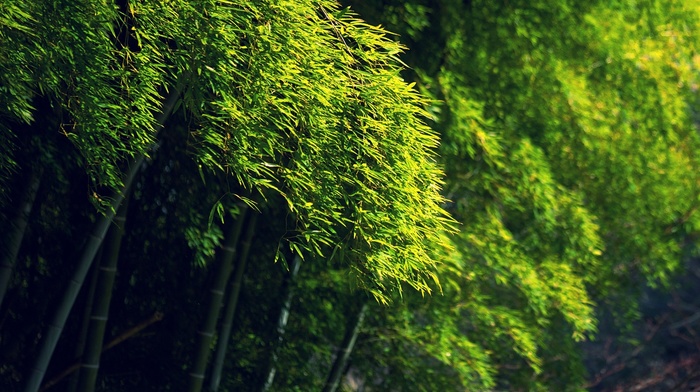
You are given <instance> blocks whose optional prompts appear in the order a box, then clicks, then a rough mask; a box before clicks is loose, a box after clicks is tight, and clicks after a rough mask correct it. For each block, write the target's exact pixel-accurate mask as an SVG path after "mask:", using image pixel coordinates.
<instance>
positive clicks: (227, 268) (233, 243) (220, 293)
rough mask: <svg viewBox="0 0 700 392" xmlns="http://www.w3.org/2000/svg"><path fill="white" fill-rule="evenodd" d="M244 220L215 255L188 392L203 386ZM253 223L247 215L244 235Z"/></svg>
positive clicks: (227, 237)
mask: <svg viewBox="0 0 700 392" xmlns="http://www.w3.org/2000/svg"><path fill="white" fill-rule="evenodd" d="M244 211H245V210H244ZM244 220H245V216H244V215H243V214H241V216H239V217H238V220H237V221H236V224H235V225H233V226H232V227H231V228H230V229H229V231H228V233H227V234H226V239H225V241H224V245H223V246H222V247H221V250H220V251H219V252H218V255H217V259H218V262H217V270H216V275H215V279H214V282H213V284H212V286H211V288H210V289H209V307H208V310H207V315H206V318H205V320H204V324H203V325H202V328H201V329H200V330H199V331H198V332H197V333H198V335H199V339H198V342H197V346H196V352H195V360H194V365H193V366H192V371H191V372H190V387H189V391H190V392H199V391H201V390H202V386H203V385H204V373H205V371H206V368H207V361H208V360H209V353H210V351H211V349H210V346H211V341H212V339H213V337H214V329H215V328H216V322H217V320H218V319H219V311H220V310H221V302H222V300H223V297H224V290H225V289H226V284H227V283H228V279H229V276H230V275H231V270H232V268H233V258H234V257H235V255H236V247H237V245H238V239H239V238H240V235H241V231H242V228H243V221H244ZM256 220H257V214H255V215H253V216H251V218H250V222H248V227H247V233H248V235H250V233H251V232H253V231H254V230H255V222H256Z"/></svg>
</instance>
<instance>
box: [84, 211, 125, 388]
mask: <svg viewBox="0 0 700 392" xmlns="http://www.w3.org/2000/svg"><path fill="white" fill-rule="evenodd" d="M128 208H129V200H128V198H127V199H126V200H125V201H124V202H123V203H122V205H121V207H119V212H118V213H117V216H116V217H115V218H114V224H113V225H112V229H111V230H110V233H109V239H108V241H107V243H106V244H105V247H104V252H105V257H103V258H102V263H100V267H99V278H98V283H97V290H98V291H97V292H96V294H97V296H96V297H95V301H94V304H93V307H92V315H91V316H90V328H89V331H88V339H87V342H86V346H85V353H84V354H83V360H82V363H81V370H80V376H79V379H78V391H80V392H91V391H94V390H95V383H96V381H97V373H98V369H99V366H100V355H101V354H102V341H103V340H104V334H105V329H106V327H107V319H108V318H109V305H110V302H111V299H112V287H114V279H115V276H116V273H117V263H118V261H119V249H120V248H121V242H122V237H123V236H124V225H125V223H126V212H127V210H128Z"/></svg>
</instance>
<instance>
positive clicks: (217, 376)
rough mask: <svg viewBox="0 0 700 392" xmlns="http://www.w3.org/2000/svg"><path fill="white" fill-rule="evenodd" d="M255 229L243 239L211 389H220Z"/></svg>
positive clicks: (213, 369)
mask: <svg viewBox="0 0 700 392" xmlns="http://www.w3.org/2000/svg"><path fill="white" fill-rule="evenodd" d="M256 219H257V218H256ZM251 224H253V225H254V224H255V222H252V223H251ZM254 229H255V227H254V226H253V227H252V228H251V229H249V230H248V232H247V233H246V237H245V238H244V239H243V243H242V244H241V254H240V256H239V257H238V261H237V262H236V268H235V273H234V276H233V279H232V280H231V284H230V286H231V287H230V288H229V297H228V300H227V301H226V309H225V310H224V320H223V322H222V323H221V332H220V334H219V339H218V340H217V342H216V353H215V355H214V364H213V367H212V372H211V379H210V383H209V390H210V391H216V390H218V389H219V384H220V383H221V373H222V371H223V368H224V360H225V359H226V350H227V349H228V341H229V339H230V337H231V329H232V328H233V317H234V316H235V314H236V307H237V306H238V297H239V295H240V293H241V283H242V282H243V275H244V273H245V267H246V264H247V262H248V254H250V245H251V243H252V241H253V234H254V232H255V230H254Z"/></svg>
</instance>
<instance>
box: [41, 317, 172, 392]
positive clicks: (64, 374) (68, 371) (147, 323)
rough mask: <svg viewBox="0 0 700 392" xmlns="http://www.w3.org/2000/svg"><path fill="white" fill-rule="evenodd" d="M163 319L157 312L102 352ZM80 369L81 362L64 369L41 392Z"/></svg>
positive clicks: (130, 329)
mask: <svg viewBox="0 0 700 392" xmlns="http://www.w3.org/2000/svg"><path fill="white" fill-rule="evenodd" d="M162 319H163V313H161V312H155V313H153V315H152V316H151V317H149V318H147V319H146V320H144V321H142V322H140V323H138V324H136V325H135V326H133V327H131V328H129V329H127V330H126V331H124V332H122V333H121V334H119V335H118V336H117V337H116V338H114V339H112V340H110V341H109V343H107V344H105V345H104V347H102V352H105V351H107V350H109V349H111V348H112V347H114V346H116V345H118V344H119V343H121V342H123V341H125V340H127V339H129V338H131V337H132V336H134V335H136V334H137V333H139V332H141V331H142V330H144V329H145V328H146V327H148V326H150V325H151V324H154V323H156V322H158V321H160V320H162ZM78 369H80V362H75V363H73V364H72V365H70V366H68V367H67V368H66V369H64V370H63V371H62V372H61V373H59V374H58V375H57V376H56V377H54V378H52V379H51V380H49V381H48V382H47V383H46V384H44V385H43V386H42V387H41V389H40V392H44V391H45V390H47V389H49V388H51V387H53V386H54V385H56V384H58V383H59V382H61V380H63V379H64V378H66V377H67V376H69V375H70V374H71V373H73V372H75V371H76V370H78Z"/></svg>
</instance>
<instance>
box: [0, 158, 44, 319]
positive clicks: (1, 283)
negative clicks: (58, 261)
mask: <svg viewBox="0 0 700 392" xmlns="http://www.w3.org/2000/svg"><path fill="white" fill-rule="evenodd" d="M42 173H43V170H41V169H34V170H32V173H31V175H30V178H29V183H28V186H27V189H26V190H25V192H24V193H23V195H22V196H23V197H22V205H21V207H20V208H19V210H17V215H15V218H14V219H13V221H12V223H11V224H10V227H9V229H10V232H9V233H8V236H7V238H8V240H7V246H6V248H5V249H4V252H3V253H2V260H0V306H2V302H3V300H4V299H5V293H7V289H8V288H9V286H10V278H12V270H13V269H14V266H15V261H16V260H17V254H19V249H20V247H21V246H22V239H23V238H24V232H25V231H26V230H27V222H28V221H29V214H30V213H31V212H32V207H33V206H34V199H36V193H37V191H38V190H39V184H41V176H42Z"/></svg>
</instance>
